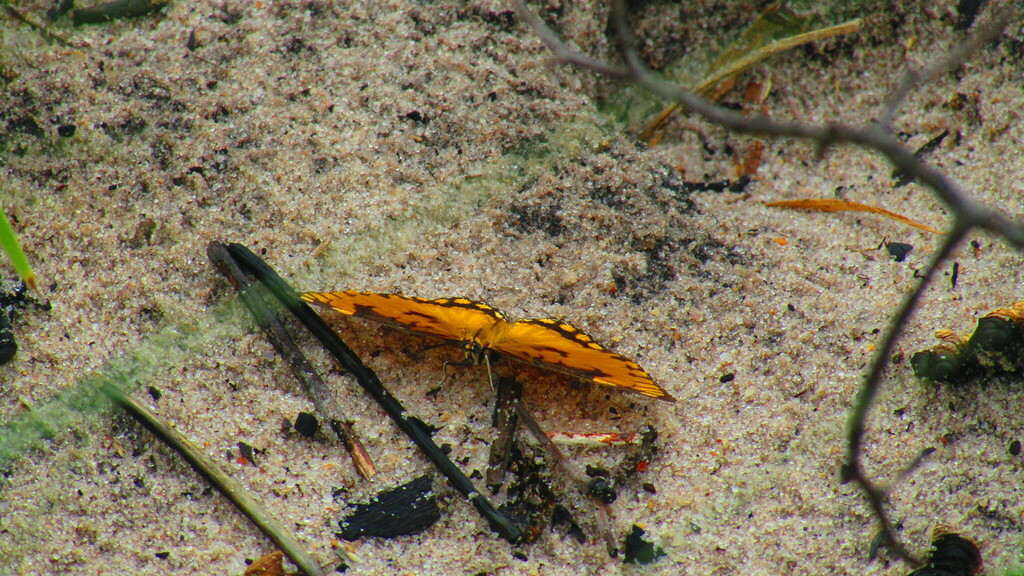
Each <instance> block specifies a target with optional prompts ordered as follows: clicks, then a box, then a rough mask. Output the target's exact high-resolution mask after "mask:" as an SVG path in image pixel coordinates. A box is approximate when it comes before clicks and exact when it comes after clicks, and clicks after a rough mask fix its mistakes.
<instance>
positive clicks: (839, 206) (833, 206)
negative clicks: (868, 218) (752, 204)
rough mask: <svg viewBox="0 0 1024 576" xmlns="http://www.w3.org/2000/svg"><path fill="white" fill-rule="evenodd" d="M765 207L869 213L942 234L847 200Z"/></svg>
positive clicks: (813, 200) (810, 200)
mask: <svg viewBox="0 0 1024 576" xmlns="http://www.w3.org/2000/svg"><path fill="white" fill-rule="evenodd" d="M765 206H770V207H773V208H797V209H800V210H811V211H813V212H870V213H872V214H881V215H882V216H885V217H887V218H892V219H893V220H896V221H897V222H902V223H904V224H907V225H908V226H913V227H914V228H920V229H921V230H924V231H925V232H931V233H932V234H942V231H940V230H936V229H935V228H932V227H931V226H928V225H926V224H921V223H920V222H917V221H914V220H911V219H910V218H907V217H906V216H903V215H901V214H897V213H895V212H891V211H889V210H886V209H885V208H879V207H877V206H871V205H869V204H861V203H860V202H851V201H849V200H838V199H836V198H806V199H803V200H779V201H777V202H768V203H766V204H765Z"/></svg>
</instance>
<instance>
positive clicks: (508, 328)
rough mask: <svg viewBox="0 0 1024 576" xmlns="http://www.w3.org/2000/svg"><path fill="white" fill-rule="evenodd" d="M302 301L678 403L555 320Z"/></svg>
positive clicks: (326, 297)
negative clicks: (510, 318)
mask: <svg viewBox="0 0 1024 576" xmlns="http://www.w3.org/2000/svg"><path fill="white" fill-rule="evenodd" d="M302 299H303V300H305V301H306V302H310V303H312V304H317V305H319V306H321V307H324V308H329V309H331V310H335V311H338V312H341V313H342V314H348V315H350V316H356V317H359V318H369V319H371V320H376V321H378V322H381V323H383V324H386V325H388V326H392V327H395V328H399V329H401V330H406V331H409V332H413V333H416V334H426V335H429V336H436V337H439V338H444V339H446V340H456V341H459V342H463V343H471V344H475V345H476V346H478V347H479V348H481V349H489V350H494V351H495V352H498V353H500V354H504V355H505V356H508V357H511V358H514V359H516V360H519V361H521V362H525V363H527V364H532V365H534V366H539V367H541V368H547V369H549V370H555V371H558V372H563V373H566V374H570V375H572V376H576V377H577V378H582V379H583V380H587V381H590V382H594V383H597V384H604V385H607V386H615V387H618V388H625V389H627V390H632V391H634V392H638V393H640V394H643V395H645V396H650V397H652V398H658V399H661V400H667V401H669V402H674V401H675V398H673V397H672V396H671V395H670V394H669V393H668V392H666V391H665V390H664V389H663V388H662V387H661V386H658V385H657V384H656V383H655V382H654V379H652V378H651V376H650V374H648V373H647V372H646V371H645V370H644V369H643V368H641V367H640V366H639V365H638V364H637V363H636V362H633V361H632V360H629V359H628V358H625V357H624V356H620V355H619V354H616V353H614V352H611V351H610V350H607V349H605V348H604V347H603V346H601V345H600V344H598V343H597V342H595V341H594V339H593V338H591V337H590V336H588V335H587V334H586V333H584V332H583V331H582V330H580V329H579V328H576V327H575V326H573V325H572V324H568V323H566V322H562V321H560V320H554V319H551V318H544V319H534V320H519V321H516V322H509V321H508V319H507V318H506V317H505V315H504V314H503V313H502V312H501V311H500V310H498V309H496V308H493V307H491V306H488V305H487V304H484V303H482V302H474V301H472V300H468V299H466V298H441V299H437V300H427V299H424V298H411V297H408V296H400V295H397V294H377V293H374V292H357V291H355V290H349V291H346V292H306V293H304V294H302Z"/></svg>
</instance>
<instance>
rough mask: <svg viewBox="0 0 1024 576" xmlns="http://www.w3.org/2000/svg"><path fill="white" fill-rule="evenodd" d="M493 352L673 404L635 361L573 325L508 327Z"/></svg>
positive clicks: (551, 321)
mask: <svg viewBox="0 0 1024 576" xmlns="http://www.w3.org/2000/svg"><path fill="white" fill-rule="evenodd" d="M490 346H491V349H493V350H495V351H497V352H500V353H502V354H506V355H508V356H511V357H513V358H515V359H517V360H521V361H523V362H526V363H528V364H533V365H534V366H540V367H542V368H548V369H550V370H556V371H558V372H564V373H566V374H571V375H573V376H576V377H578V378H582V379H584V380H589V381H590V382H596V383H597V384H605V385H608V386H617V387H620V388H626V389H628V390H632V391H634V392H639V393H640V394H644V395H645V396H650V397H652V398H658V399H661V400H667V401H669V402H674V401H675V398H673V397H672V396H671V395H670V394H669V393H668V392H666V391H665V390H664V389H663V388H662V387H661V386H658V385H657V384H655V383H654V379H652V378H651V376H650V374H648V373H647V372H646V371H644V369H643V368H641V367H640V366H639V365H638V364H637V363H636V362H633V361H632V360H629V359H628V358H625V357H623V356H620V355H618V354H616V353H614V352H611V351H609V350H607V349H605V348H604V347H603V346H601V345H600V344H598V343H597V342H595V341H594V339H593V338H591V337H590V336H588V335H587V334H585V333H584V332H583V331H582V330H580V329H579V328H576V327H575V326H573V325H572V324H567V323H565V322H561V321H559V320H554V319H550V318H545V319H537V320H519V321H518V322H513V323H512V324H509V325H508V327H507V329H506V330H504V333H502V334H501V335H500V336H498V337H496V338H495V339H494V341H492V342H491V345H490Z"/></svg>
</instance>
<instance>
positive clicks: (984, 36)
mask: <svg viewBox="0 0 1024 576" xmlns="http://www.w3.org/2000/svg"><path fill="white" fill-rule="evenodd" d="M1019 12H1020V10H1019V9H1018V8H1017V7H1016V6H1012V5H1011V6H1006V7H1004V8H1003V9H1002V10H999V11H997V12H995V13H994V14H993V15H992V17H991V18H989V20H988V21H987V22H985V23H984V24H983V25H981V26H979V27H977V28H976V29H975V31H974V34H973V35H971V36H969V37H968V38H967V39H966V40H965V41H964V42H963V43H961V44H960V45H959V46H957V47H956V48H953V49H952V50H951V51H950V52H949V53H948V54H946V56H945V57H944V58H942V59H940V60H939V61H937V62H935V63H934V64H932V65H931V66H926V67H925V68H922V69H920V70H915V69H913V68H909V67H908V68H907V70H906V71H905V72H904V73H903V75H902V76H901V77H900V81H899V84H898V85H897V86H896V89H895V90H893V92H892V94H890V95H889V98H887V99H886V101H885V105H884V106H883V108H882V112H881V114H880V115H879V117H878V123H879V124H880V125H882V126H884V127H885V129H886V130H891V129H892V121H893V118H894V117H895V115H896V111H897V110H898V109H899V107H900V104H902V103H903V101H904V100H905V99H906V97H907V96H908V95H909V94H910V92H911V91H912V90H914V89H915V88H917V87H919V86H921V85H923V84H927V83H928V82H931V81H932V80H933V79H935V78H936V77H938V76H939V75H941V74H945V73H946V72H949V71H952V70H955V69H956V68H959V67H960V66H962V65H963V64H964V63H965V62H967V61H968V60H970V59H971V57H973V56H974V55H975V54H977V53H978V52H979V51H980V50H981V49H982V47H984V46H985V44H988V43H989V42H991V41H993V40H995V39H996V38H997V37H998V36H999V35H1000V34H1002V32H1003V29H1004V28H1006V25H1007V23H1009V22H1013V21H1015V20H1016V18H1017V17H1018V16H1019Z"/></svg>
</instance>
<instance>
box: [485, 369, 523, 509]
mask: <svg viewBox="0 0 1024 576" xmlns="http://www.w3.org/2000/svg"><path fill="white" fill-rule="evenodd" d="M522 397H523V384H522V382H519V381H518V380H516V379H514V378H508V377H505V376H502V377H501V378H498V399H497V400H496V401H495V403H494V427H495V428H496V429H497V430H498V437H497V438H495V439H494V442H491V453H490V455H489V456H488V458H487V472H486V474H485V476H484V478H485V480H486V483H487V486H488V487H490V488H491V490H494V491H497V489H498V487H500V486H501V484H502V482H504V481H505V472H506V471H507V470H508V461H509V457H510V456H511V455H512V446H513V444H514V443H515V438H516V427H517V425H518V424H519V421H518V417H517V415H516V408H515V403H516V402H519V399H520V398H522Z"/></svg>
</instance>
